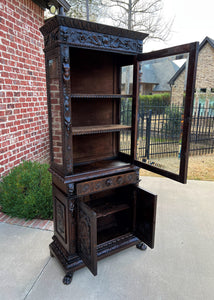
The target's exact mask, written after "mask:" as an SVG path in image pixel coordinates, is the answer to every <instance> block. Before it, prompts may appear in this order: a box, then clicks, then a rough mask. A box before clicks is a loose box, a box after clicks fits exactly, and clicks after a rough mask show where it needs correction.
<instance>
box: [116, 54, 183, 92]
mask: <svg viewBox="0 0 214 300" xmlns="http://www.w3.org/2000/svg"><path fill="white" fill-rule="evenodd" d="M178 59H180V57H176V56H171V57H164V58H159V59H153V60H148V61H144V62H141V63H140V70H139V72H140V74H139V75H140V76H139V77H140V82H139V91H140V94H141V95H154V94H161V93H170V92H171V87H170V84H169V83H168V82H169V80H170V79H171V78H172V77H173V76H174V74H175V73H176V72H177V71H178V70H179V65H178V64H177V63H176V62H177V61H178ZM132 78H133V69H132V66H128V67H123V68H122V82H121V89H122V93H123V94H131V91H132V82H133V80H132Z"/></svg>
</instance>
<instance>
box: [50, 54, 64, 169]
mask: <svg viewBox="0 0 214 300" xmlns="http://www.w3.org/2000/svg"><path fill="white" fill-rule="evenodd" d="M48 67H49V98H50V100H49V101H50V106H51V129H52V145H51V146H52V150H53V158H52V159H53V161H54V163H56V164H58V165H62V164H63V161H62V127H61V110H60V94H59V80H58V77H57V60H56V59H50V60H49V61H48Z"/></svg>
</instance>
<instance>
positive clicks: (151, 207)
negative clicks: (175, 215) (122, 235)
mask: <svg viewBox="0 0 214 300" xmlns="http://www.w3.org/2000/svg"><path fill="white" fill-rule="evenodd" d="M134 193H135V196H134V197H135V199H136V202H135V205H136V216H135V217H136V222H135V232H134V233H135V235H136V237H138V238H139V239H140V240H141V241H142V242H144V243H145V244H146V245H148V246H149V247H150V248H154V240H155V222H156V206H157V195H154V194H151V193H150V192H148V191H146V190H143V189H141V188H139V187H135V188H134Z"/></svg>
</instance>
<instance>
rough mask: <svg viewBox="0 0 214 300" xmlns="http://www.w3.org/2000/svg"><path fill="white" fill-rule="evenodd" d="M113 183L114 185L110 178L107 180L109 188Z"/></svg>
mask: <svg viewBox="0 0 214 300" xmlns="http://www.w3.org/2000/svg"><path fill="white" fill-rule="evenodd" d="M112 183H113V181H112V179H111V178H109V179H107V180H106V185H107V186H111V185H112Z"/></svg>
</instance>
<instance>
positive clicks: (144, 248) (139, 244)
mask: <svg viewBox="0 0 214 300" xmlns="http://www.w3.org/2000/svg"><path fill="white" fill-rule="evenodd" d="M136 247H137V249H140V250H146V249H147V246H146V244H144V243H143V242H140V243H138V244H137V245H136Z"/></svg>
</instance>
